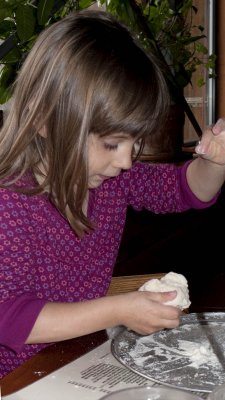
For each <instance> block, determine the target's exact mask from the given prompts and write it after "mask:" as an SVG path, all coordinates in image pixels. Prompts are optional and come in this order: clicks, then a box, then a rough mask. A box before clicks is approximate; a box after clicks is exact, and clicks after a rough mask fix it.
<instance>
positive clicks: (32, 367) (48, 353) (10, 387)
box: [0, 274, 164, 396]
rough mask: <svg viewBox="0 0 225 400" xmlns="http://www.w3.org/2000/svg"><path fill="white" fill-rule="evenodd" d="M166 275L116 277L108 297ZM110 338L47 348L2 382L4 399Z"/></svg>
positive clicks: (88, 337) (81, 339)
mask: <svg viewBox="0 0 225 400" xmlns="http://www.w3.org/2000/svg"><path fill="white" fill-rule="evenodd" d="M162 275H164V274H150V275H135V276H124V277H115V278H113V279H112V282H111V285H110V287H109V290H108V295H114V294H118V293H125V292H128V291H132V290H137V289H138V288H139V287H140V286H141V285H142V284H143V283H144V282H146V281H147V280H149V279H152V278H160V277H162ZM107 339H108V337H107V334H106V332H105V331H99V332H96V333H93V334H90V335H86V336H82V337H79V338H76V339H71V340H65V341H63V342H58V343H56V344H54V345H52V346H49V347H47V348H45V349H44V350H42V351H40V352H39V353H38V354H36V355H35V356H34V357H32V358H31V359H30V360H28V361H26V362H25V363H24V364H23V365H21V366H20V367H18V368H16V369H15V370H14V371H13V372H11V373H10V374H8V375H6V376H5V377H4V378H3V379H2V380H1V382H0V384H1V390H2V393H1V394H2V396H6V395H9V394H12V393H14V392H16V391H18V390H20V389H22V388H24V387H25V386H27V385H29V384H31V383H33V382H35V381H37V380H39V379H41V378H43V377H45V376H46V375H48V374H50V373H52V372H53V371H55V370H56V369H58V368H61V367H63V366H64V365H66V364H68V363H70V362H71V361H74V360H76V359H77V358H79V357H80V356H82V355H84V354H85V353H87V352H88V351H90V350H93V349H94V348H95V347H97V346H99V345H101V344H102V343H104V342H105V341H106V340H107Z"/></svg>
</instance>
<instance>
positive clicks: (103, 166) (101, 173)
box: [88, 133, 135, 189]
mask: <svg viewBox="0 0 225 400" xmlns="http://www.w3.org/2000/svg"><path fill="white" fill-rule="evenodd" d="M134 143H135V140H134V139H133V138H132V137H131V136H130V135H129V134H126V133H113V134H110V135H108V136H104V137H100V136H99V135H94V134H90V135H89V137H88V163H89V179H88V187H89V189H92V188H96V187H98V186H100V185H101V184H102V182H103V181H104V180H106V179H109V178H112V177H115V176H117V175H119V174H120V172H121V170H126V169H129V168H131V166H132V153H133V147H134Z"/></svg>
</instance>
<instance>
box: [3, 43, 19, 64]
mask: <svg viewBox="0 0 225 400" xmlns="http://www.w3.org/2000/svg"><path fill="white" fill-rule="evenodd" d="M20 60H21V53H20V51H19V49H18V48H17V47H15V48H14V49H12V50H11V51H10V52H9V53H8V54H6V56H5V57H3V58H2V59H1V63H2V64H14V63H17V62H18V61H20Z"/></svg>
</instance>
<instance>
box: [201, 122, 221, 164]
mask: <svg viewBox="0 0 225 400" xmlns="http://www.w3.org/2000/svg"><path fill="white" fill-rule="evenodd" d="M195 151H196V153H197V154H199V155H200V156H201V157H202V158H204V159H206V160H209V161H212V162H214V163H215V164H219V165H225V119H224V118H220V119H219V120H218V121H217V122H216V124H215V125H214V126H210V127H208V128H207V129H206V130H205V131H204V132H203V135H202V138H201V141H200V142H199V144H198V145H197V146H196V149H195Z"/></svg>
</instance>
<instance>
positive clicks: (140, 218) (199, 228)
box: [114, 186, 225, 312]
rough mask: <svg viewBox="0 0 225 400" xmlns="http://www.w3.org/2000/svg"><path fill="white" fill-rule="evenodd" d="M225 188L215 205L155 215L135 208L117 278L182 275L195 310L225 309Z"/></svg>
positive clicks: (128, 221) (129, 219)
mask: <svg viewBox="0 0 225 400" xmlns="http://www.w3.org/2000/svg"><path fill="white" fill-rule="evenodd" d="M224 231H225V186H224V187H223V188H222V191H221V194H220V196H219V199H218V201H217V203H216V204H215V205H213V206H212V207H210V208H208V209H204V210H189V211H187V212H184V213H180V214H166V215H155V214H153V213H150V212H149V211H146V210H143V211H141V212H137V211H134V210H133V209H131V208H129V209H128V213H127V221H126V226H125V230H124V235H123V239H122V242H121V246H120V251H119V254H118V258H117V263H116V266H115V269H114V276H119V275H136V274H145V273H146V274H149V273H157V272H170V271H173V272H177V273H182V274H184V275H185V276H186V278H187V279H188V283H189V290H190V299H191V302H192V305H191V307H190V311H191V312H197V311H220V310H225V234H224Z"/></svg>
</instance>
